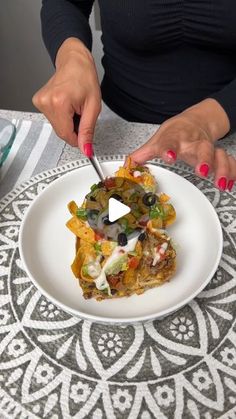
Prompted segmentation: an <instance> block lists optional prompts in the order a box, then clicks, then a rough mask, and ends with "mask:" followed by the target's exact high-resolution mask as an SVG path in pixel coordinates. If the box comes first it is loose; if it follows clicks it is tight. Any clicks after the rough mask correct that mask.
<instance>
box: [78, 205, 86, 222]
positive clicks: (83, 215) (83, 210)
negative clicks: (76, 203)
mask: <svg viewBox="0 0 236 419" xmlns="http://www.w3.org/2000/svg"><path fill="white" fill-rule="evenodd" d="M76 215H77V217H78V218H81V219H82V220H87V210H86V208H78V210H77V211H76Z"/></svg>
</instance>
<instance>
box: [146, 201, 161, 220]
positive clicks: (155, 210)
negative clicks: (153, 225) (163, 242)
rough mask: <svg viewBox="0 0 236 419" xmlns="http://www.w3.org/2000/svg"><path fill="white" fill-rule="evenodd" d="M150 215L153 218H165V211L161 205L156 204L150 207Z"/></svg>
mask: <svg viewBox="0 0 236 419" xmlns="http://www.w3.org/2000/svg"><path fill="white" fill-rule="evenodd" d="M149 217H150V219H151V220H152V219H153V218H165V213H164V211H163V208H162V206H161V205H159V204H158V205H155V206H154V207H152V208H151V209H150V212H149Z"/></svg>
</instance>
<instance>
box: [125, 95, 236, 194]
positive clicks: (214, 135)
mask: <svg viewBox="0 0 236 419" xmlns="http://www.w3.org/2000/svg"><path fill="white" fill-rule="evenodd" d="M228 131H229V120H228V117H227V115H226V113H225V111H224V110H223V108H222V107H221V106H220V105H219V104H218V102H216V101H215V100H214V99H206V100H204V101H203V102H200V103H199V104H198V105H195V106H193V107H191V108H188V109H187V110H186V111H184V112H182V113H181V114H179V115H177V116H175V117H172V118H170V119H168V120H167V121H165V122H164V123H163V124H162V125H161V126H160V128H159V129H158V131H157V132H156V133H155V134H154V135H153V137H152V138H151V139H150V140H149V141H148V142H147V143H146V144H144V145H143V146H142V147H140V148H139V149H138V150H136V151H135V152H134V153H132V154H131V159H132V160H133V162H135V163H137V164H143V163H145V162H146V161H147V160H151V159H153V158H155V157H160V158H162V159H163V160H164V161H165V162H167V163H174V162H175V160H176V159H180V160H183V161H185V162H186V163H188V164H189V165H191V166H193V167H194V168H195V172H196V174H197V175H198V176H202V177H207V176H208V174H210V173H211V174H213V176H214V183H215V186H216V187H217V188H219V189H220V190H226V189H228V190H229V191H231V190H232V188H233V186H234V181H235V180H236V160H235V158H234V157H232V156H230V155H228V154H227V153H226V151H225V150H223V149H222V148H219V147H216V146H215V143H216V141H217V139H219V138H222V137H223V136H224V135H226V134H227V132H228Z"/></svg>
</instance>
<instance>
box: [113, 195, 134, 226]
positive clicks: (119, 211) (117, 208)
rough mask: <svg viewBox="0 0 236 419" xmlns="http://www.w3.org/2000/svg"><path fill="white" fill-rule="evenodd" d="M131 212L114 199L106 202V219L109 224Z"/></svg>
mask: <svg viewBox="0 0 236 419" xmlns="http://www.w3.org/2000/svg"><path fill="white" fill-rule="evenodd" d="M130 211H131V209H130V207H128V206H127V205H125V204H122V202H120V201H118V200H117V199H115V198H110V199H109V201H108V218H109V221H110V222H111V223H113V222H114V221H116V220H118V219H119V218H121V217H124V215H126V214H129V212H130Z"/></svg>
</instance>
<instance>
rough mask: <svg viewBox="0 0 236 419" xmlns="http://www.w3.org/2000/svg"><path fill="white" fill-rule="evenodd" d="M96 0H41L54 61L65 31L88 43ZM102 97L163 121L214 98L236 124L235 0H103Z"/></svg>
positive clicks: (122, 111)
mask: <svg viewBox="0 0 236 419" xmlns="http://www.w3.org/2000/svg"><path fill="white" fill-rule="evenodd" d="M93 2H94V0H43V7H42V12H41V18H42V32H43V38H44V42H45V44H46V46H47V49H48V51H49V53H50V55H51V58H52V60H53V61H55V57H56V54H57V51H58V49H59V47H60V45H61V44H62V43H63V41H64V40H65V39H67V38H68V37H77V38H78V39H80V40H81V41H82V42H84V44H85V45H86V46H87V47H88V48H89V49H91V46H92V35H91V30H90V27H89V16H90V13H91V9H92V6H93ZM99 6H100V13H101V25H102V42H103V46H104V56H103V59H102V63H103V67H104V70H105V75H104V79H103V81H102V85H101V88H102V96H103V100H104V101H105V103H106V104H107V105H108V106H109V107H110V108H111V109H112V110H114V111H115V112H116V113H117V114H118V115H120V116H122V117H123V118H125V119H127V120H129V121H135V122H149V123H162V122H163V121H165V120H166V119H167V118H169V117H171V116H174V115H176V114H178V113H180V112H182V111H183V110H184V109H186V108H188V107H189V106H191V105H193V104H196V103H198V102H199V101H201V100H203V99H205V98H209V97H211V98H215V99H216V100H217V101H218V102H219V103H220V104H221V105H222V107H223V108H224V109H225V111H226V113H227V115H228V117H229V120H230V125H231V130H234V129H236V2H235V0H201V1H199V0H187V1H185V0H145V1H144V0H100V1H99Z"/></svg>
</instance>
